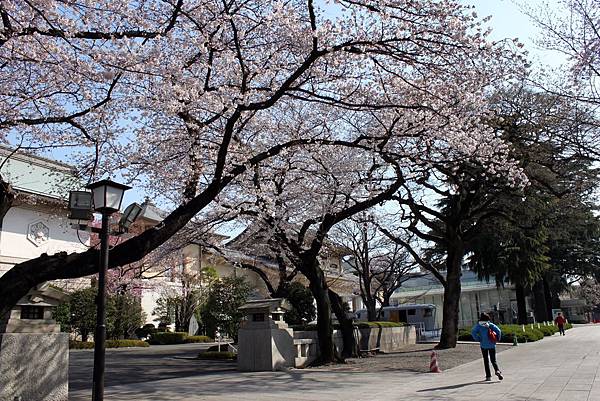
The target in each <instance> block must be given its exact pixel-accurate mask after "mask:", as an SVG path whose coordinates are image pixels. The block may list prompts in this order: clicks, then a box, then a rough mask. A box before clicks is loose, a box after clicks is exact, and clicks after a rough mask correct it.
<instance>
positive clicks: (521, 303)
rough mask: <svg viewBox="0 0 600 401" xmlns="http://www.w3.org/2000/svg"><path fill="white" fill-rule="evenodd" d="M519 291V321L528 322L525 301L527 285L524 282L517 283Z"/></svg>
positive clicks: (516, 287)
mask: <svg viewBox="0 0 600 401" xmlns="http://www.w3.org/2000/svg"><path fill="white" fill-rule="evenodd" d="M515 290H516V293H517V322H518V323H519V324H527V303H526V301H525V287H523V285H522V284H519V283H517V284H515Z"/></svg>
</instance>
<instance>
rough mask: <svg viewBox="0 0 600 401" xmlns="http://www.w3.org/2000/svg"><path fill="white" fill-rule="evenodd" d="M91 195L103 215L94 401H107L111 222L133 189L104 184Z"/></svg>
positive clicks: (99, 185) (95, 337)
mask: <svg viewBox="0 0 600 401" xmlns="http://www.w3.org/2000/svg"><path fill="white" fill-rule="evenodd" d="M86 188H87V189H90V190H91V191H92V198H93V204H94V210H95V211H97V212H100V213H101V214H102V226H101V228H100V268H99V269H98V295H97V297H96V307H97V309H96V331H95V332H94V379H93V387H92V400H93V401H102V400H104V359H105V358H104V357H105V342H106V270H107V269H108V228H109V227H108V225H109V224H108V219H109V217H110V215H111V214H113V213H114V212H116V211H118V210H119V209H120V208H121V202H122V201H123V193H124V192H125V191H126V190H128V189H130V188H131V187H129V186H127V185H123V184H119V183H116V182H113V181H110V180H102V181H98V182H95V183H92V184H90V185H88V186H87V187H86Z"/></svg>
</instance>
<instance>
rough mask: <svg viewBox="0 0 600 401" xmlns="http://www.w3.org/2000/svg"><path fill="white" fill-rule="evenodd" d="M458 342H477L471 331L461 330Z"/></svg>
mask: <svg viewBox="0 0 600 401" xmlns="http://www.w3.org/2000/svg"><path fill="white" fill-rule="evenodd" d="M458 341H475V340H473V337H472V336H471V330H467V329H460V330H458Z"/></svg>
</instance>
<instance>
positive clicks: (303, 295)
mask: <svg viewBox="0 0 600 401" xmlns="http://www.w3.org/2000/svg"><path fill="white" fill-rule="evenodd" d="M287 299H288V301H289V302H290V304H291V306H292V309H291V310H290V311H288V312H286V314H285V315H284V316H283V319H284V320H285V321H286V322H287V323H288V324H306V323H308V322H312V321H313V320H315V318H316V317H317V314H316V313H317V310H316V308H315V304H314V302H315V298H314V297H313V295H312V293H311V292H310V289H308V288H307V287H305V286H304V285H303V284H302V283H300V282H298V281H294V282H293V283H291V284H290V286H289V289H288V296H287Z"/></svg>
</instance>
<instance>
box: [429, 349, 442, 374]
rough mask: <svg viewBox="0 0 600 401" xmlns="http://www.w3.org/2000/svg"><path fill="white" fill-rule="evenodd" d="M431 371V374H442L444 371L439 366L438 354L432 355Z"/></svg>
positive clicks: (433, 353)
mask: <svg viewBox="0 0 600 401" xmlns="http://www.w3.org/2000/svg"><path fill="white" fill-rule="evenodd" d="M429 371H430V372H431V373H442V369H440V367H439V366H438V363H437V353H436V352H435V351H433V352H432V353H431V362H430V363H429Z"/></svg>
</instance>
